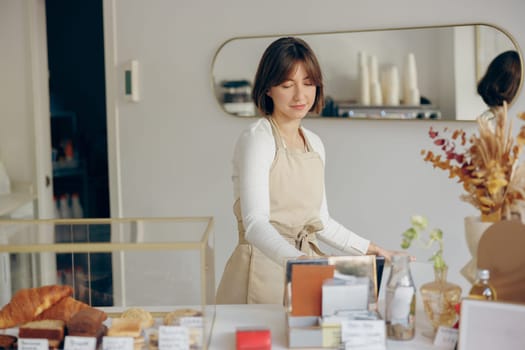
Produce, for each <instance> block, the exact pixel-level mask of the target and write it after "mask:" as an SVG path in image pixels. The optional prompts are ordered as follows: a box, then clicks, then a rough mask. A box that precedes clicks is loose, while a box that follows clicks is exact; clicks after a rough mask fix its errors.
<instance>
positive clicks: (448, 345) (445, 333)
mask: <svg viewBox="0 0 525 350" xmlns="http://www.w3.org/2000/svg"><path fill="white" fill-rule="evenodd" d="M458 337H459V332H458V330H457V329H455V328H449V327H441V326H440V327H439V328H438V331H437V333H436V337H435V338H434V346H435V347H439V348H440V349H443V350H454V347H455V346H456V343H457V342H458Z"/></svg>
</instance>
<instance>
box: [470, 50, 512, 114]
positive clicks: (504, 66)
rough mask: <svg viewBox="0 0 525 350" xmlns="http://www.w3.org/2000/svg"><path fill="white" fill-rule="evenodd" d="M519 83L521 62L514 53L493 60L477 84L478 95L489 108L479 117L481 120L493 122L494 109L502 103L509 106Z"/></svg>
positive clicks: (507, 52)
mask: <svg viewBox="0 0 525 350" xmlns="http://www.w3.org/2000/svg"><path fill="white" fill-rule="evenodd" d="M520 82H521V61H520V56H519V55H518V53H517V52H516V51H513V50H510V51H505V52H503V53H501V54H499V55H498V56H496V58H494V59H493V60H492V61H491V62H490V64H489V66H488V67H487V71H486V72H485V75H484V76H483V77H482V78H481V80H480V81H479V83H478V94H479V95H480V96H481V98H482V99H483V102H485V104H486V105H487V106H488V107H489V109H488V110H486V111H485V112H483V113H482V114H481V116H480V118H481V119H488V120H492V121H493V120H494V118H495V116H496V109H497V108H499V107H501V106H503V102H507V104H510V103H511V102H512V100H513V99H514V97H515V96H516V93H517V92H518V89H519V87H520Z"/></svg>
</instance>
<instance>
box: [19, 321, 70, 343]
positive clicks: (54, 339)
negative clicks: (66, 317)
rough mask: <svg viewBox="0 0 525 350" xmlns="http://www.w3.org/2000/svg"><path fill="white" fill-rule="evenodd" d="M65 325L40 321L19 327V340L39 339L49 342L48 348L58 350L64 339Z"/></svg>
mask: <svg viewBox="0 0 525 350" xmlns="http://www.w3.org/2000/svg"><path fill="white" fill-rule="evenodd" d="M64 328H65V323H64V321H62V320H40V321H32V322H28V323H25V324H24V325H22V326H20V329H19V330H18V336H19V337H20V338H41V339H47V340H48V341H49V347H50V348H58V347H59V346H60V343H62V340H63V339H64Z"/></svg>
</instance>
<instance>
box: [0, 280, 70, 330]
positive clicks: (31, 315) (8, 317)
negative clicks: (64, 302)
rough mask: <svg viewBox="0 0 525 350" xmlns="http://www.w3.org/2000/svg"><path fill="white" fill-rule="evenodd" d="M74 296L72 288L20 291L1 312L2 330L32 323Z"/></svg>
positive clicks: (45, 287)
mask: <svg viewBox="0 0 525 350" xmlns="http://www.w3.org/2000/svg"><path fill="white" fill-rule="evenodd" d="M72 294H73V288H71V287H70V286H58V285H50V286H43V287H38V288H28V289H20V290H19V291H18V292H16V293H15V295H13V297H12V298H11V300H10V301H9V303H7V304H6V305H5V306H4V307H3V308H2V310H0V329H3V328H10V327H14V326H16V325H19V324H22V323H26V322H29V321H32V320H34V319H35V318H36V317H37V316H38V315H40V314H41V313H42V312H44V311H45V310H47V309H48V308H50V307H51V305H53V304H55V303H57V302H58V301H59V300H60V299H62V298H65V297H67V296H70V295H72Z"/></svg>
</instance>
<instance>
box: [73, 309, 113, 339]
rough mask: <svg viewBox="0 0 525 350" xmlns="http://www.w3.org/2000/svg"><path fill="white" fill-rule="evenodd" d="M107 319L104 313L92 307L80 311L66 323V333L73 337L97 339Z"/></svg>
mask: <svg viewBox="0 0 525 350" xmlns="http://www.w3.org/2000/svg"><path fill="white" fill-rule="evenodd" d="M107 318H108V316H107V314H106V313H105V312H104V311H101V310H98V309H95V308H92V307H88V308H86V309H82V310H80V311H79V312H77V313H76V314H75V315H74V316H73V317H71V319H70V320H69V321H68V322H67V323H66V326H67V332H68V334H69V335H74V336H85V337H97V336H99V335H100V333H101V329H102V326H103V324H102V322H104V321H105V320H106V319H107Z"/></svg>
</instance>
